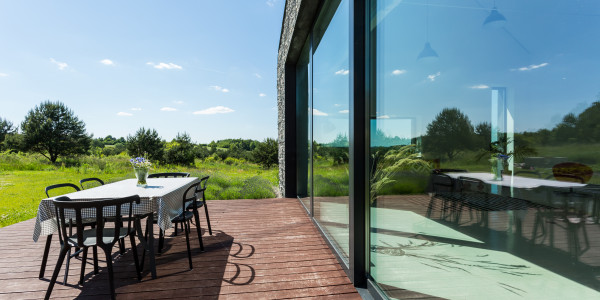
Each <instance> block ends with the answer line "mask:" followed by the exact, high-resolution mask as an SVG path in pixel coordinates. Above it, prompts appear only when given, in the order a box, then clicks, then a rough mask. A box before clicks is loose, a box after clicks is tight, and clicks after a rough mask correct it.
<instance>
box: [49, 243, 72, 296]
mask: <svg viewBox="0 0 600 300" xmlns="http://www.w3.org/2000/svg"><path fill="white" fill-rule="evenodd" d="M70 250H71V247H69V246H64V247H62V249H60V254H59V255H58V260H57V261H56V267H55V268H54V272H53V273H52V279H50V284H49V285H48V289H47V290H46V296H45V297H44V299H46V300H48V299H50V295H51V294H52V289H53V288H54V284H55V283H56V278H57V277H58V273H60V267H62V264H63V262H64V261H65V256H67V252H69V251H70Z"/></svg>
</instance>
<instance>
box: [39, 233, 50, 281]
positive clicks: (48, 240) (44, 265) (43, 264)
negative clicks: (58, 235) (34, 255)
mask: <svg viewBox="0 0 600 300" xmlns="http://www.w3.org/2000/svg"><path fill="white" fill-rule="evenodd" d="M50 242H52V235H51V234H50V235H48V236H47V237H46V247H45V248H44V257H42V266H41V267H40V278H44V273H45V272H46V264H47V263H48V252H50Z"/></svg>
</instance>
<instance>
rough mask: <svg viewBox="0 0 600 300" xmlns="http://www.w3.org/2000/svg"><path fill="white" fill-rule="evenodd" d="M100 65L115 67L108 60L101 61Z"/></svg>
mask: <svg viewBox="0 0 600 300" xmlns="http://www.w3.org/2000/svg"><path fill="white" fill-rule="evenodd" d="M100 63H101V64H103V65H105V66H114V65H115V63H114V62H113V61H112V60H110V59H108V58H105V59H103V60H101V61H100Z"/></svg>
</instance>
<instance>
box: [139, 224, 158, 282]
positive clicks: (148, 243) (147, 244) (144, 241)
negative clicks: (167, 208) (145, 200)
mask: <svg viewBox="0 0 600 300" xmlns="http://www.w3.org/2000/svg"><path fill="white" fill-rule="evenodd" d="M144 217H145V218H146V230H147V232H146V234H144V232H143V231H142V223H141V219H143V218H144ZM152 229H153V223H152V214H149V215H145V216H138V217H136V219H135V231H136V235H137V236H138V240H139V241H140V244H141V245H142V248H144V252H143V253H142V260H141V262H140V263H141V265H140V271H141V270H143V269H144V261H145V259H144V258H145V256H146V251H148V252H149V255H148V256H149V260H150V272H151V273H152V279H156V262H155V258H154V234H153V232H152V231H153V230H152ZM144 236H146V237H147V238H144Z"/></svg>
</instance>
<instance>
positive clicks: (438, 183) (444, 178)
mask: <svg viewBox="0 0 600 300" xmlns="http://www.w3.org/2000/svg"><path fill="white" fill-rule="evenodd" d="M430 184H431V191H432V192H431V199H430V200H429V205H428V206H427V213H426V217H427V218H431V215H432V213H433V209H434V207H435V206H436V205H435V203H436V199H439V200H441V206H440V219H446V218H448V217H450V219H452V215H453V213H454V211H452V210H451V211H450V212H449V211H448V210H449V209H452V208H454V209H455V208H456V201H458V200H459V197H458V196H459V195H458V193H457V192H456V190H455V188H456V184H455V181H454V179H452V178H451V177H450V176H448V175H446V174H444V173H436V172H435V171H434V173H432V174H431V179H430Z"/></svg>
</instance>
